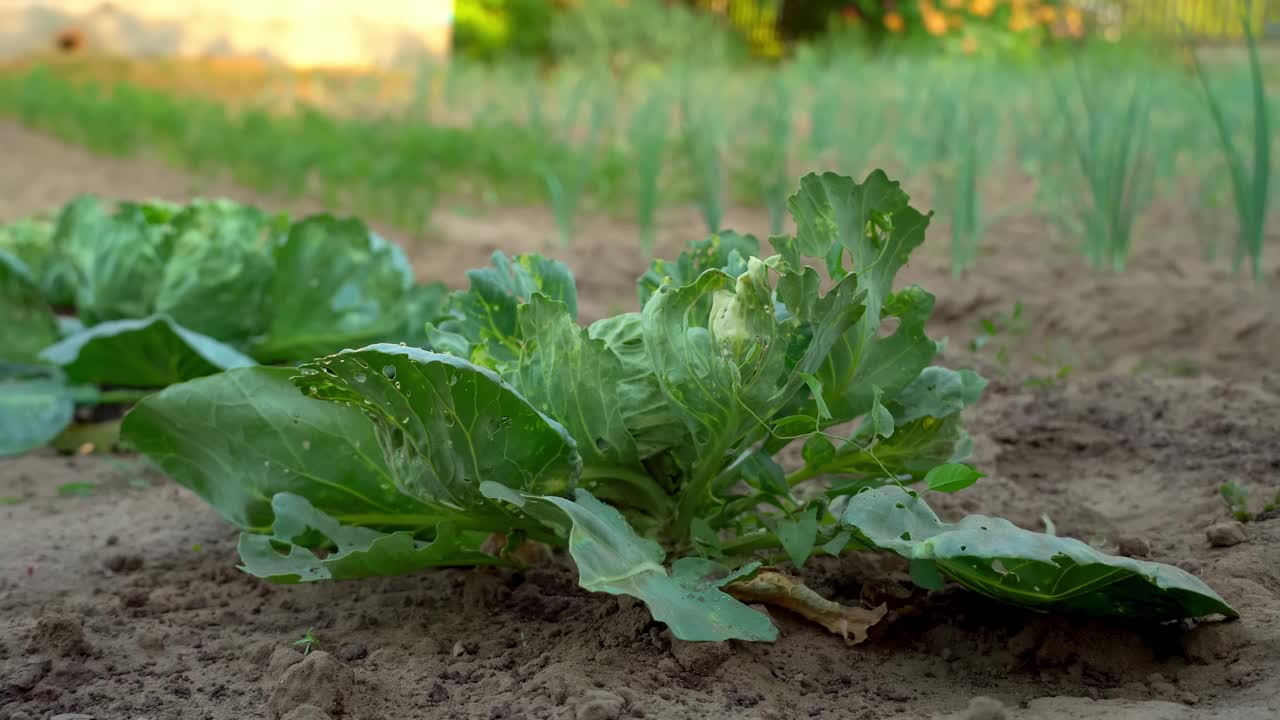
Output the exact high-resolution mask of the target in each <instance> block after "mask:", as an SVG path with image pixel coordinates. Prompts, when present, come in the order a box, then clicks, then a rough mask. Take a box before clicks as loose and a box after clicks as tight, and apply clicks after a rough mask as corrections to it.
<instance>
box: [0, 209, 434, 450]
mask: <svg viewBox="0 0 1280 720" xmlns="http://www.w3.org/2000/svg"><path fill="white" fill-rule="evenodd" d="M444 295H445V291H444V289H443V287H442V286H438V285H420V284H418V283H416V282H415V281H414V278H413V274H412V272H411V270H410V267H409V263H408V262H407V260H406V259H405V257H404V254H403V252H402V251H401V250H400V248H399V246H397V245H395V244H393V243H389V242H387V241H386V240H384V239H382V238H380V237H378V236H377V235H376V234H373V233H371V232H370V231H369V229H368V228H367V227H365V225H364V224H363V223H361V222H359V221H358V220H343V219H338V218H335V217H331V216H328V215H318V216H314V217H309V218H305V219H302V220H299V221H296V222H291V221H290V220H289V219H288V218H287V217H283V216H270V215H267V214H266V213H264V212H262V211H261V210H258V209H256V208H253V207H249V206H246V205H241V204H238V203H234V202H230V201H227V200H211V201H196V202H194V203H191V204H190V205H187V206H177V205H171V204H168V203H160V202H153V203H144V204H137V203H125V204H122V205H120V206H119V207H117V208H114V209H111V208H108V207H107V206H106V205H104V204H103V203H102V201H100V200H97V199H95V198H92V197H83V198H79V199H77V200H75V201H73V202H72V203H70V204H68V205H67V206H66V207H65V208H64V209H63V210H62V212H61V213H60V214H59V215H58V217H57V218H56V221H39V220H24V221H19V222H17V223H14V224H12V225H10V226H7V227H5V228H3V229H0V318H2V319H3V323H2V324H0V341H3V342H0V455H8V454H14V453H19V452H23V451H25V450H29V449H31V448H33V447H38V446H40V445H44V444H45V443H47V442H49V441H50V440H51V439H53V438H54V437H55V436H57V435H58V434H59V433H60V432H61V431H62V430H63V429H64V428H65V427H66V426H67V425H68V424H69V423H70V422H71V421H72V418H73V417H74V412H75V408H76V407H77V406H80V407H84V406H92V405H98V404H119V403H128V402H132V401H135V400H137V399H139V398H140V397H143V396H145V395H146V394H148V393H149V392H151V391H153V390H155V389H158V388H162V387H165V386H168V385H171V384H173V383H179V382H183V381H185V380H191V379H193V378H197V377H202V376H204V375H209V374H212V373H217V372H221V371H223V370H228V369H231V368H238V367H250V366H253V365H256V364H257V363H280V362H290V361H301V360H306V359H309V358H311V357H314V356H315V355H317V354H323V353H328V352H336V351H338V350H341V349H343V348H344V347H352V346H356V345H363V344H366V343H370V342H376V341H379V340H393V339H394V340H400V339H406V338H407V339H413V338H414V337H416V336H420V335H421V333H422V325H423V323H424V322H425V321H426V320H427V319H429V318H431V317H434V316H435V314H436V313H437V312H438V311H439V306H440V303H441V301H442V300H443V298H444ZM415 333H416V335H415Z"/></svg>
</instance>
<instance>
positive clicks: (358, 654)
mask: <svg viewBox="0 0 1280 720" xmlns="http://www.w3.org/2000/svg"><path fill="white" fill-rule="evenodd" d="M333 654H334V656H335V657H337V658H338V659H339V660H341V661H342V662H345V663H351V662H356V661H358V660H363V659H365V658H366V657H368V656H369V648H367V647H365V646H364V645H361V644H360V643H347V644H345V645H343V646H341V647H339V648H338V649H337V650H336V651H335V652H334V653H333Z"/></svg>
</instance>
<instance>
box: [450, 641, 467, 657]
mask: <svg viewBox="0 0 1280 720" xmlns="http://www.w3.org/2000/svg"><path fill="white" fill-rule="evenodd" d="M470 652H471V649H470V648H468V647H467V646H466V645H463V644H462V641H461V640H459V641H458V642H456V643H454V644H453V656H454V657H462V656H463V655H466V654H468V653H470Z"/></svg>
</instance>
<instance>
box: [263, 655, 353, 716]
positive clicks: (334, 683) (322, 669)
mask: <svg viewBox="0 0 1280 720" xmlns="http://www.w3.org/2000/svg"><path fill="white" fill-rule="evenodd" d="M355 681H356V679H355V673H353V672H352V671H351V668H349V667H347V666H346V665H343V664H342V663H341V662H339V661H338V659H337V658H335V657H334V656H332V655H330V654H329V653H327V652H325V651H323V650H315V651H312V652H311V654H310V655H307V656H306V657H304V658H303V659H302V661H301V662H299V663H297V664H295V665H293V666H292V667H290V668H289V669H288V670H286V671H285V673H284V676H283V677H281V678H280V682H279V683H277V684H276V687H275V689H273V690H272V691H271V698H270V699H269V700H268V701H267V709H269V710H270V711H271V716H272V717H276V718H279V717H282V716H284V715H285V714H286V713H288V712H289V711H290V710H293V709H294V708H296V707H297V706H299V705H304V704H305V705H314V706H316V707H317V708H319V709H321V710H323V711H325V712H327V713H329V714H339V713H341V712H342V705H343V701H344V700H345V699H346V696H347V695H348V694H349V693H350V691H351V688H352V687H353V686H354V685H355Z"/></svg>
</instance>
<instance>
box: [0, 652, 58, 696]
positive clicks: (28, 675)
mask: <svg viewBox="0 0 1280 720" xmlns="http://www.w3.org/2000/svg"><path fill="white" fill-rule="evenodd" d="M52 666H53V663H52V662H51V661H50V660H49V659H48V658H44V657H40V656H38V655H37V656H35V657H30V658H27V661H26V662H24V663H23V664H22V665H21V666H19V667H18V669H17V670H14V671H13V672H12V673H10V674H9V676H8V677H6V678H5V679H4V682H2V683H0V690H7V691H8V692H11V693H24V692H27V691H28V690H30V689H31V688H33V687H35V686H36V684H37V683H39V682H40V679H41V678H43V677H44V676H45V675H47V674H48V673H49V669H50V668H51V667H52Z"/></svg>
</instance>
